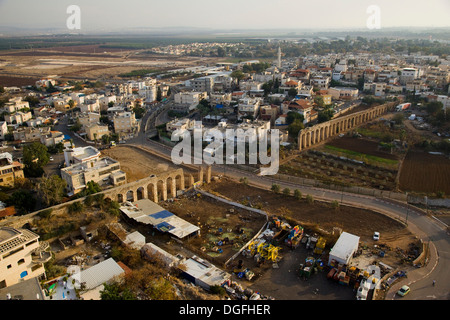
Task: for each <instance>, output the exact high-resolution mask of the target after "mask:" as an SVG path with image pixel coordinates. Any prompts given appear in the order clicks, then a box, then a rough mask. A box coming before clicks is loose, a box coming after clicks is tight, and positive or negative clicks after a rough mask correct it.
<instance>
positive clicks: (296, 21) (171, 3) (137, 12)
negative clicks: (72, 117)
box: [0, 0, 450, 33]
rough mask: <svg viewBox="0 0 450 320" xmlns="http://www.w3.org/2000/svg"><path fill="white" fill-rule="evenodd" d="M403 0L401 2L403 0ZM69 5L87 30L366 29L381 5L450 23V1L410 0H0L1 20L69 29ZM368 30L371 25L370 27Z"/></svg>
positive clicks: (387, 23)
mask: <svg viewBox="0 0 450 320" xmlns="http://www.w3.org/2000/svg"><path fill="white" fill-rule="evenodd" d="M402 2H403V1H402ZM70 5H77V6H79V7H80V9H81V29H79V30H78V31H79V32H81V33H83V32H88V33H89V32H117V31H121V30H122V31H124V30H133V29H134V30H138V29H146V28H147V29H148V28H154V29H158V28H187V29H189V28H191V29H203V30H239V29H241V30H313V29H314V30H327V29H328V30H332V29H341V30H342V29H348V30H351V29H364V28H366V29H367V26H366V23H367V20H368V19H369V17H370V15H371V13H370V12H369V13H368V12H367V8H368V7H369V6H371V5H376V6H378V7H379V8H380V14H381V15H380V22H381V29H382V28H396V27H403V28H408V27H411V28H415V27H420V28H441V27H450V1H448V0H429V1H427V2H424V1H418V0H411V1H409V2H408V3H407V4H406V5H405V3H404V2H403V3H400V2H396V1H392V0H322V1H320V2H312V1H296V2H293V1H292V0H277V1H273V0H272V1H269V0H245V1H237V0H229V1H228V2H226V3H223V2H219V1H213V0H209V1H207V0H191V1H185V0H184V1H183V0H165V1H145V0H129V1H117V0H108V1H107V0H96V1H87V0H77V1H68V0H58V1H55V0H41V1H31V0H21V1H17V0H15V1H14V0H0V21H1V22H0V25H1V26H2V27H9V28H21V29H61V30H62V29H67V27H66V21H67V19H68V17H69V16H70V14H68V13H67V12H66V10H67V7H68V6H70ZM67 30H68V31H69V29H67ZM367 30H369V29H367Z"/></svg>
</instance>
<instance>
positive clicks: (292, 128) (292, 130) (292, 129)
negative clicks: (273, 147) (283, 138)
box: [288, 119, 305, 137]
mask: <svg viewBox="0 0 450 320" xmlns="http://www.w3.org/2000/svg"><path fill="white" fill-rule="evenodd" d="M304 128H305V126H304V124H303V122H302V121H301V120H300V119H296V120H294V122H292V123H291V124H290V125H289V126H288V132H289V135H290V136H291V137H297V136H298V133H299V132H300V130H302V129H304Z"/></svg>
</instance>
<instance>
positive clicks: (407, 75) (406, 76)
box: [400, 68, 419, 85]
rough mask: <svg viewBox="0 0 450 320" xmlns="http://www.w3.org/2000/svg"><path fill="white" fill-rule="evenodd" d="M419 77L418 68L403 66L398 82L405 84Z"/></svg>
mask: <svg viewBox="0 0 450 320" xmlns="http://www.w3.org/2000/svg"><path fill="white" fill-rule="evenodd" d="M418 77H419V70H418V69H416V68H403V69H402V71H401V74H400V83H401V84H403V85H405V84H406V83H408V82H413V81H414V80H416V79H417V78H418Z"/></svg>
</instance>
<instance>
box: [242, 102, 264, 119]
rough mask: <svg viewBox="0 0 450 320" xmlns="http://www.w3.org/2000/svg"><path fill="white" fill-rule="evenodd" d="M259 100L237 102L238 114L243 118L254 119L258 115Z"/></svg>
mask: <svg viewBox="0 0 450 320" xmlns="http://www.w3.org/2000/svg"><path fill="white" fill-rule="evenodd" d="M260 104H261V99H258V98H243V99H240V100H239V104H238V109H239V113H241V114H243V115H244V116H252V117H253V118H256V116H257V115H258V113H259V107H260Z"/></svg>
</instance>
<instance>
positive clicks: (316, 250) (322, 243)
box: [314, 237, 327, 254]
mask: <svg viewBox="0 0 450 320" xmlns="http://www.w3.org/2000/svg"><path fill="white" fill-rule="evenodd" d="M326 244H327V240H325V238H323V237H319V239H318V240H317V243H316V246H315V248H314V253H315V254H322V253H323V250H324V249H325V245H326Z"/></svg>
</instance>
